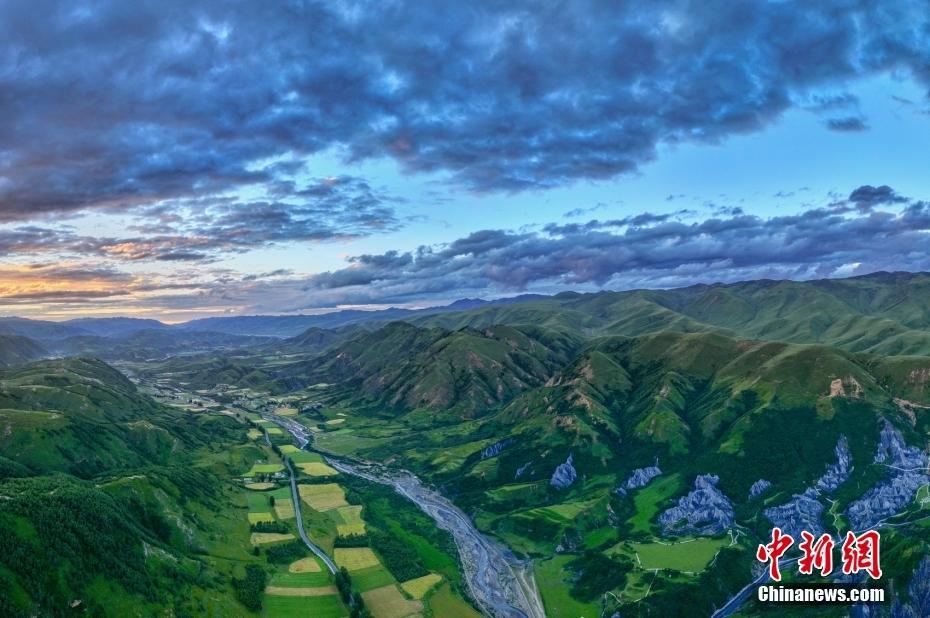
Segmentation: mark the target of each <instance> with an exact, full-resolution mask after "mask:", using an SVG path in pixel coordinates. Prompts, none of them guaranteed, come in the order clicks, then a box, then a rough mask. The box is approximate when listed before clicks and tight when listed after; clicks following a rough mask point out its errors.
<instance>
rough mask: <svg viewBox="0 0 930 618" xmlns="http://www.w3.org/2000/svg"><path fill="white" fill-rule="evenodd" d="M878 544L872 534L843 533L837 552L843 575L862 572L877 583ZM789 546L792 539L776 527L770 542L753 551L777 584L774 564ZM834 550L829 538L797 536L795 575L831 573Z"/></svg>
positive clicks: (778, 576) (879, 572)
mask: <svg viewBox="0 0 930 618" xmlns="http://www.w3.org/2000/svg"><path fill="white" fill-rule="evenodd" d="M880 544H881V535H880V534H879V533H878V531H876V530H869V531H867V532H863V533H862V534H856V533H854V532H847V533H846V538H845V539H844V540H843V546H842V549H841V553H842V561H843V573H844V574H846V575H854V574H856V573H859V572H860V571H864V572H866V573H868V574H869V577H871V578H872V579H881V576H882V567H881V558H880V552H881V547H880ZM792 545H794V538H793V537H792V536H791V535H790V534H785V533H783V532H782V531H781V528H777V527H776V528H773V529H772V540H771V542H769V543H766V544H765V545H759V547H758V549H756V559H757V560H758V561H759V562H767V563H768V565H769V576H770V577H771V578H772V579H773V580H774V581H777V582H779V581H781V571H780V570H779V567H778V560H779V559H780V558H781V557H782V556H784V555H785V552H787V551H788V550H789V549H790V548H791V546H792ZM834 547H836V541H834V540H833V538H832V537H831V536H830V535H829V534H821V535H820V536H819V537H815V536H814V535H813V534H811V533H810V532H808V531H806V530H805V531H803V532H801V542H800V543H799V544H798V549H799V550H801V557H800V558H798V572H800V573H801V574H802V575H813V574H814V570H815V569H816V570H817V571H819V572H820V575H821V576H823V577H826V576H827V575H829V574H830V573H831V572H833V548H834Z"/></svg>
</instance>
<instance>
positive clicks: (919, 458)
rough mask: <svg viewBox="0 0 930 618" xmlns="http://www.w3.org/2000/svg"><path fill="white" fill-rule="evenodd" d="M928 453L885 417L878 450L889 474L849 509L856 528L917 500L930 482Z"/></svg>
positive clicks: (847, 511)
mask: <svg viewBox="0 0 930 618" xmlns="http://www.w3.org/2000/svg"><path fill="white" fill-rule="evenodd" d="M927 461H928V459H927V454H926V453H924V452H923V451H922V450H920V449H919V448H917V447H916V446H907V443H905V442H904V436H902V435H901V432H900V431H898V430H897V429H895V428H894V427H893V426H892V425H891V423H889V422H888V421H885V427H884V428H883V429H882V432H881V436H880V439H879V444H878V451H877V452H876V454H875V463H880V464H885V465H886V466H888V477H887V478H885V479H884V480H883V481H881V482H880V483H878V484H877V485H875V486H874V487H872V488H871V489H870V490H868V491H867V492H866V493H865V494H864V495H863V496H862V497H861V498H859V499H857V500H855V501H854V502H853V503H852V504H850V505H849V508H848V509H846V517H847V518H848V519H849V523H850V525H851V526H852V527H853V529H854V530H865V529H868V528H872V527H874V526H875V525H876V524H877V523H879V522H880V521H882V520H883V519H886V518H888V517H891V516H892V515H895V514H896V513H900V512H901V511H903V510H904V509H905V508H906V507H907V505H908V504H910V503H911V502H912V501H913V500H914V496H915V495H916V493H917V490H918V489H919V488H920V487H921V486H923V485H926V484H927V483H930V476H928V474H927Z"/></svg>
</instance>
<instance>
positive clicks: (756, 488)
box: [749, 479, 772, 500]
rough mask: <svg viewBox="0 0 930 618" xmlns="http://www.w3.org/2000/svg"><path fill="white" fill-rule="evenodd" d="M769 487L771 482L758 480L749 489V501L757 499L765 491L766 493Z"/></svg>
mask: <svg viewBox="0 0 930 618" xmlns="http://www.w3.org/2000/svg"><path fill="white" fill-rule="evenodd" d="M771 486H772V483H771V482H769V481H766V480H765V479H759V480H758V481H756V482H755V483H753V484H752V487H750V488H749V499H750V500H752V499H753V498H758V497H759V496H761V495H762V494H764V493H765V492H766V491H768V489H769V487H771Z"/></svg>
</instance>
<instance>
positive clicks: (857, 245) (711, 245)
mask: <svg viewBox="0 0 930 618" xmlns="http://www.w3.org/2000/svg"><path fill="white" fill-rule="evenodd" d="M903 199H904V198H901V197H900V196H898V195H897V194H896V193H895V192H894V191H893V190H892V189H890V188H889V187H887V186H882V187H871V186H863V187H859V188H858V189H856V190H855V191H853V192H852V194H851V195H850V198H849V204H850V205H861V204H866V203H869V204H872V205H880V204H885V205H888V204H897V206H896V208H897V210H895V211H886V210H874V209H868V210H866V209H861V208H848V209H846V211H844V212H840V211H838V210H837V209H836V208H835V207H832V206H831V207H830V208H817V209H809V210H806V211H804V212H801V213H800V214H797V215H791V216H780V217H772V218H762V217H757V216H751V215H746V214H742V213H739V212H735V213H733V214H732V215H730V216H721V217H714V218H710V219H707V220H705V221H701V222H696V223H684V222H681V221H673V220H670V219H668V218H667V217H657V216H653V215H649V214H648V213H647V214H646V215H642V216H640V217H636V218H631V219H630V220H628V222H627V224H626V225H625V226H619V225H615V224H610V222H599V221H596V220H595V221H591V222H589V223H587V224H584V225H553V226H546V227H545V228H543V231H542V232H540V233H526V232H510V231H505V230H483V231H480V232H475V233H473V234H470V235H468V236H466V237H464V238H461V239H458V240H456V241H454V242H452V243H449V244H447V245H442V246H423V247H420V248H418V249H417V250H416V251H412V252H408V253H398V252H396V251H394V252H390V253H388V254H384V255H381V256H370V255H369V256H360V257H358V258H355V259H353V260H352V263H351V264H350V266H349V267H347V268H344V269H342V270H338V271H334V272H328V273H323V274H320V275H316V276H313V277H311V278H310V279H309V280H308V282H307V284H306V286H305V290H306V291H307V293H308V297H309V298H311V299H314V300H312V301H311V303H324V304H325V303H333V302H343V303H345V302H355V303H362V302H382V303H383V302H404V301H410V300H416V299H421V298H428V297H430V296H431V295H432V296H435V295H437V294H446V295H447V296H448V295H459V294H462V293H465V292H476V291H477V292H483V293H486V294H495V293H506V292H515V291H522V290H526V289H564V288H567V287H569V288H570V287H579V286H581V287H585V286H587V287H590V288H592V289H593V288H600V287H620V288H622V287H636V286H644V287H666V286H668V287H670V286H676V285H685V284H691V283H696V282H705V283H707V282H713V281H725V282H726V281H735V280H740V279H751V278H759V277H772V278H811V277H827V276H838V275H846V274H854V273H864V272H872V271H875V270H883V269H889V270H892V269H905V270H926V269H928V268H930V256H928V254H927V251H926V243H927V237H928V234H930V203H927V202H919V201H911V202H908V203H906V204H902V203H901V202H902V200H903ZM637 220H638V221H640V223H638V224H637V223H634V221H637ZM615 223H616V222H615Z"/></svg>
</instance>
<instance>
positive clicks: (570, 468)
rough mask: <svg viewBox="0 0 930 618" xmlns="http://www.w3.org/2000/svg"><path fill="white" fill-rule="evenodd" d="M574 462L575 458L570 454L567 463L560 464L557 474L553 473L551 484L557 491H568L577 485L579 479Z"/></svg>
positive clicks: (556, 470)
mask: <svg viewBox="0 0 930 618" xmlns="http://www.w3.org/2000/svg"><path fill="white" fill-rule="evenodd" d="M573 462H574V456H573V455H571V454H569V456H568V459H566V460H565V463H563V464H559V466H558V467H557V468H556V469H555V472H553V473H552V478H551V479H549V484H550V485H552V486H553V487H555V488H556V489H568V488H569V487H571V486H572V485H573V484H574V483H575V479H577V478H578V472H576V471H575V466H574V465H572V464H573Z"/></svg>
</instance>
